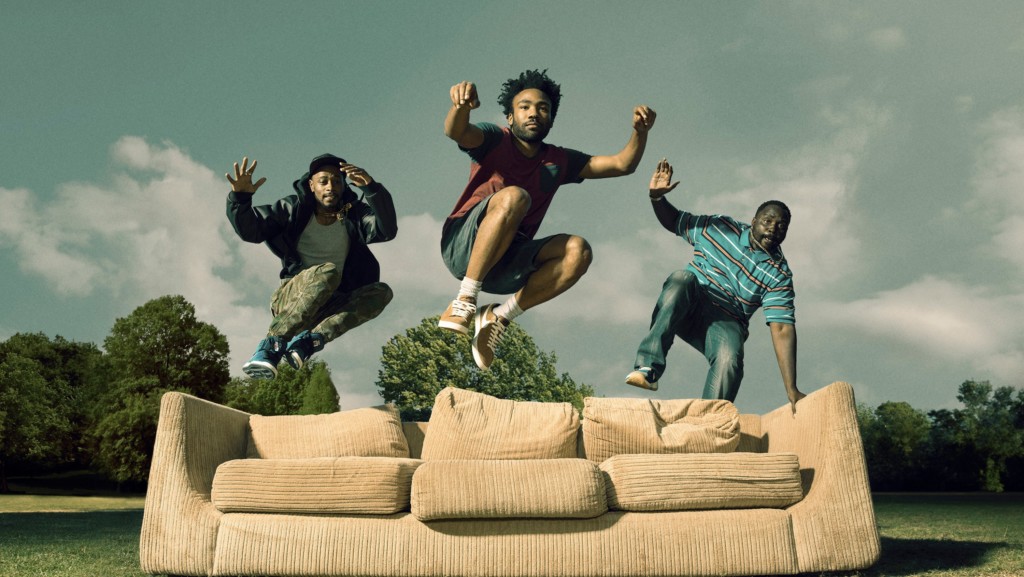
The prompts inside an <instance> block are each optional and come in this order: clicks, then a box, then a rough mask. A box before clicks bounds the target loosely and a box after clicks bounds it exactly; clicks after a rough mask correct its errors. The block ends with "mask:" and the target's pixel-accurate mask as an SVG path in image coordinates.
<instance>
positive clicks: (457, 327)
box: [437, 321, 469, 335]
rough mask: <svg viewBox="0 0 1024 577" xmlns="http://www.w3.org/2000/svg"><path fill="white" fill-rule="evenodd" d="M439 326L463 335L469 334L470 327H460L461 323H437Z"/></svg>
mask: <svg viewBox="0 0 1024 577" xmlns="http://www.w3.org/2000/svg"><path fill="white" fill-rule="evenodd" d="M437 326H438V327H439V328H442V329H446V330H449V331H454V332H457V333H460V334H463V335H468V334H469V327H467V326H466V325H460V324H459V323H453V322H451V321H437Z"/></svg>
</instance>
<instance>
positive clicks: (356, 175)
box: [339, 163, 373, 186]
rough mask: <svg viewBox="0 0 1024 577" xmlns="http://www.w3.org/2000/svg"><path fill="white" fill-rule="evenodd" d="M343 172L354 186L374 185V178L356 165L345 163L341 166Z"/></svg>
mask: <svg viewBox="0 0 1024 577" xmlns="http://www.w3.org/2000/svg"><path fill="white" fill-rule="evenodd" d="M339 168H340V169H341V171H342V172H344V173H345V175H346V176H347V177H348V179H349V180H350V181H352V184H354V185H356V186H368V185H370V184H373V177H372V176H370V175H369V174H367V173H366V171H365V170H363V169H362V168H359V167H358V166H356V165H354V164H348V163H344V164H341V165H340V166H339Z"/></svg>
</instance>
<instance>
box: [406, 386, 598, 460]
mask: <svg viewBox="0 0 1024 577" xmlns="http://www.w3.org/2000/svg"><path fill="white" fill-rule="evenodd" d="M579 424H580V420H579V414H578V413H577V412H576V409H575V408H574V407H573V406H572V405H571V404H569V403H538V402H530V401H509V400H504V399H497V398H495V397H492V396H489V395H485V394H482V393H477V392H474V391H467V390H464V389H457V388H454V387H448V388H446V389H444V390H442V391H441V392H440V393H438V395H437V398H436V399H435V400H434V409H433V411H432V412H431V414H430V422H429V427H428V429H427V437H426V439H424V441H423V454H422V457H423V460H425V461H429V460H438V459H559V458H567V457H575V456H576V436H577V432H578V430H579Z"/></svg>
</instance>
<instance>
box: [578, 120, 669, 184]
mask: <svg viewBox="0 0 1024 577" xmlns="http://www.w3.org/2000/svg"><path fill="white" fill-rule="evenodd" d="M656 117H657V114H656V113H655V112H654V109H652V108H650V107H647V106H637V107H636V108H634V109H633V132H631V133H630V135H629V142H627V143H626V146H625V147H624V148H623V149H622V150H620V151H619V153H618V154H614V155H611V156H593V157H591V158H590V162H588V163H587V165H586V166H584V167H583V170H581V171H580V176H581V177H583V178H611V177H613V176H623V175H626V174H633V171H635V170H636V167H637V166H638V165H639V164H640V159H642V158H643V156H644V149H645V148H646V147H647V133H648V132H649V131H650V130H651V128H652V127H653V126H654V119H655V118H656Z"/></svg>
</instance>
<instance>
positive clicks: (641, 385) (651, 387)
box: [626, 376, 658, 391]
mask: <svg viewBox="0 0 1024 577" xmlns="http://www.w3.org/2000/svg"><path fill="white" fill-rule="evenodd" d="M626 384H627V385H632V386H634V387H636V388H638V389H644V390H647V391H657V390H658V381H654V382H653V383H651V382H648V381H647V379H641V380H639V381H631V380H629V377H628V376H627V377H626Z"/></svg>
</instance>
